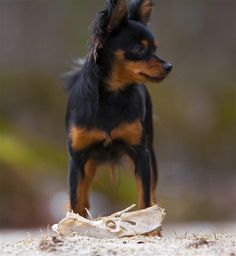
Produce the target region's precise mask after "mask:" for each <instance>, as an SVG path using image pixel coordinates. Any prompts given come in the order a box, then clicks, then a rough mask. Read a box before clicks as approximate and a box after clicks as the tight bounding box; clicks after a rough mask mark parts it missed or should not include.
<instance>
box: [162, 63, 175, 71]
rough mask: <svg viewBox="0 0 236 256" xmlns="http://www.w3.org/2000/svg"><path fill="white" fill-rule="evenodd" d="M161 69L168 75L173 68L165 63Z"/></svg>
mask: <svg viewBox="0 0 236 256" xmlns="http://www.w3.org/2000/svg"><path fill="white" fill-rule="evenodd" d="M162 67H163V69H164V70H165V72H166V73H169V72H170V71H171V69H172V67H173V66H172V65H171V64H170V63H167V62H166V63H164V64H163V66H162Z"/></svg>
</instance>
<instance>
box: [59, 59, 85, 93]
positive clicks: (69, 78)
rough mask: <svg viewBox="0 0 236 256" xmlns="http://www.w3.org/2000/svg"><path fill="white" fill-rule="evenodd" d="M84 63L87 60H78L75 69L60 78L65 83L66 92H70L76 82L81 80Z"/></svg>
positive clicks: (75, 62)
mask: <svg viewBox="0 0 236 256" xmlns="http://www.w3.org/2000/svg"><path fill="white" fill-rule="evenodd" d="M84 63H85V59H82V58H78V59H77V60H75V61H74V66H73V69H72V70H70V71H68V72H66V73H65V74H63V75H62V76H61V77H60V80H61V81H62V82H63V88H64V90H65V91H66V92H70V91H71V89H72V87H73V85H74V84H75V82H76V81H77V80H78V79H79V77H80V73H81V72H80V71H81V68H82V66H83V65H84Z"/></svg>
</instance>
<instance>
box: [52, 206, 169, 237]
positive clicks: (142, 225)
mask: <svg viewBox="0 0 236 256" xmlns="http://www.w3.org/2000/svg"><path fill="white" fill-rule="evenodd" d="M133 207H135V205H132V206H130V207H128V208H126V209H125V210H123V211H120V212H116V213H113V214H112V215H110V216H106V217H100V218H97V219H95V220H88V219H85V218H84V217H82V216H80V215H79V214H75V213H73V212H68V213H67V215H66V218H64V219H62V220H61V221H60V222H59V223H58V224H55V225H53V226H52V230H53V231H55V232H56V233H58V234H60V235H63V236H66V235H71V234H73V233H76V234H78V235H84V236H91V237H96V238H115V237H118V238H121V237H126V236H135V235H143V234H149V233H152V232H154V231H160V230H161V223H162V221H163V219H164V217H165V215H166V213H165V210H164V209H162V208H160V207H159V206H158V205H154V206H152V207H149V208H146V209H142V210H138V211H133V212H128V211H129V210H130V209H132V208H133Z"/></svg>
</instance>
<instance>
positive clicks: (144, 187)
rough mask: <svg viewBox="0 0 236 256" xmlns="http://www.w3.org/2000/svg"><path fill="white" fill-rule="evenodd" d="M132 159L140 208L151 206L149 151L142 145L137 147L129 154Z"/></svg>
mask: <svg viewBox="0 0 236 256" xmlns="http://www.w3.org/2000/svg"><path fill="white" fill-rule="evenodd" d="M130 156H131V158H132V159H133V161H134V166H135V178H136V184H137V190H138V206H139V208H140V209H142V208H146V207H149V206H151V164H150V153H149V151H148V150H146V149H145V148H143V147H137V148H135V150H134V151H133V153H132V154H131V155H130Z"/></svg>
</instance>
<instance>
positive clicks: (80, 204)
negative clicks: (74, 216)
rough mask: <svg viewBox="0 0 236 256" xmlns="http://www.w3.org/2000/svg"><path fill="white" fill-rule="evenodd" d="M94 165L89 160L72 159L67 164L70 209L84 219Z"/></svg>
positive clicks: (87, 206) (78, 157)
mask: <svg viewBox="0 0 236 256" xmlns="http://www.w3.org/2000/svg"><path fill="white" fill-rule="evenodd" d="M95 170H96V169H95V165H94V164H93V162H92V161H91V160H88V161H85V160H84V159H83V158H82V157H80V156H77V157H76V158H75V157H72V159H71V160H70V164H69V177H68V180H69V189H70V207H71V210H73V211H74V212H75V213H79V214H80V215H81V216H84V217H86V216H87V212H86V210H85V208H89V201H88V200H89V190H90V187H91V183H92V180H93V177H94V175H95Z"/></svg>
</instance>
